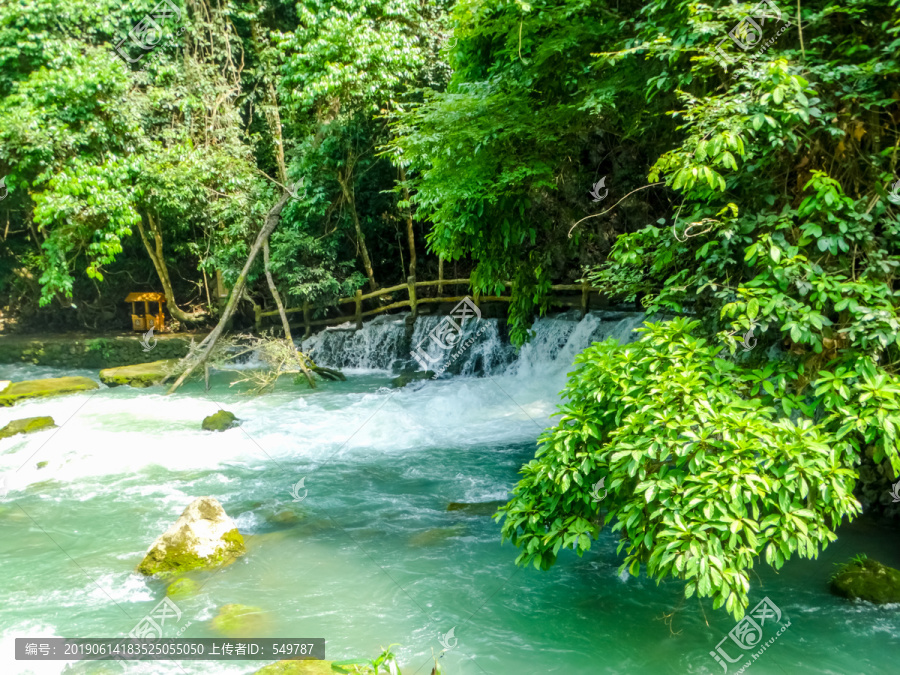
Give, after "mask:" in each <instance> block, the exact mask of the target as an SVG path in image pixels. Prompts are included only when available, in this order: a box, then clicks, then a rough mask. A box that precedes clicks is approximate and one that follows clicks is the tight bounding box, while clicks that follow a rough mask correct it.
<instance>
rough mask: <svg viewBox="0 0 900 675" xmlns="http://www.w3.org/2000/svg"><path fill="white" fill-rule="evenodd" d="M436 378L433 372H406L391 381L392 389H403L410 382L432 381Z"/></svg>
mask: <svg viewBox="0 0 900 675" xmlns="http://www.w3.org/2000/svg"><path fill="white" fill-rule="evenodd" d="M432 377H434V371H433V370H418V371H415V370H404V371H403V372H402V373H400V375H399V376H398V377H395V378H394V379H393V380H392V381H391V387H393V388H394V389H401V388H403V387H405V386H406V385H408V384H409V383H410V382H416V381H418V380H430V379H431V378H432Z"/></svg>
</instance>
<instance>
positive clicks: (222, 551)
mask: <svg viewBox="0 0 900 675" xmlns="http://www.w3.org/2000/svg"><path fill="white" fill-rule="evenodd" d="M246 551H247V549H246V547H245V546H244V538H243V537H242V536H241V533H240V532H238V530H237V527H236V526H235V524H234V521H233V520H232V519H231V518H229V517H228V514H226V513H225V509H223V508H222V505H221V504H219V502H218V500H216V499H215V498H213V497H199V498H198V499H195V500H194V501H193V502H191V503H190V504H189V505H188V507H187V508H186V509H185V510H184V512H183V513H182V514H181V517H180V518H179V519H178V520H177V521H175V524H174V525H172V527H170V528H169V529H168V530H166V531H165V532H164V533H163V534H162V535H161V536H160V537H158V538H157V539H156V541H154V542H153V543H152V544H151V545H150V548H149V549H147V554H146V555H145V556H144V559H143V560H142V561H141V564H140V565H138V568H137V571H138V572H140V573H141V574H145V575H147V576H151V575H158V576H160V577H167V576H172V575H175V574H181V573H184V572H186V571H188V570H192V569H199V568H209V567H218V566H220V565H228V564H230V563H232V562H234V560H235V559H236V558H238V557H239V556H241V555H243V554H244V553H246Z"/></svg>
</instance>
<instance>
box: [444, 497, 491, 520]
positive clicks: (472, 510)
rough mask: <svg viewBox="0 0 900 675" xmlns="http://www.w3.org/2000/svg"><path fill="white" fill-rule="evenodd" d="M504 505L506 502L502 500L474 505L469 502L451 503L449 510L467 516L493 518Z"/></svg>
mask: <svg viewBox="0 0 900 675" xmlns="http://www.w3.org/2000/svg"><path fill="white" fill-rule="evenodd" d="M504 504H506V502H505V501H503V500H502V499H501V500H498V501H495V502H475V503H472V504H469V503H467V502H450V504H449V505H448V506H447V510H448V511H462V512H463V513H464V514H465V515H467V516H492V515H494V514H495V513H497V509H499V508H500V507H501V506H503V505H504Z"/></svg>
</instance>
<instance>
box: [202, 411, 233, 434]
mask: <svg viewBox="0 0 900 675" xmlns="http://www.w3.org/2000/svg"><path fill="white" fill-rule="evenodd" d="M201 426H202V427H203V431H226V430H227V429H231V427H236V426H237V417H235V416H234V413H230V412H228V411H227V410H220V411H219V412H217V413H215V414H214V415H210V416H209V417H204V418H203V424H202V425H201Z"/></svg>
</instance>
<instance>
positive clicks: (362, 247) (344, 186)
mask: <svg viewBox="0 0 900 675" xmlns="http://www.w3.org/2000/svg"><path fill="white" fill-rule="evenodd" d="M352 175H353V165H352V164H351V163H349V162H348V164H347V176H343V175H342V174H341V172H340V171H338V183H340V185H341V191H342V192H343V193H344V199H345V200H346V202H347V206H348V207H349V208H350V217H351V218H352V219H353V226H354V227H355V228H356V239H357V241H359V251H360V253H361V254H362V259H363V266H364V267H365V268H366V276H367V277H369V289H370V290H372V291H373V292H374V291H376V290H377V289H378V285H377V284H376V283H375V273H374V272H373V271H372V261H371V260H370V259H369V249H367V248H366V238H365V237H364V236H363V233H362V228H361V227H360V225H359V215H358V214H357V213H356V199H355V198H354V196H353V190H352V189H351V188H350V185H349V181H350V177H351V176H352Z"/></svg>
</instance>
